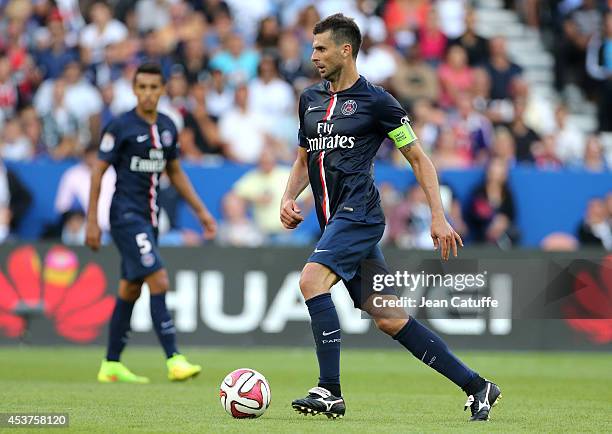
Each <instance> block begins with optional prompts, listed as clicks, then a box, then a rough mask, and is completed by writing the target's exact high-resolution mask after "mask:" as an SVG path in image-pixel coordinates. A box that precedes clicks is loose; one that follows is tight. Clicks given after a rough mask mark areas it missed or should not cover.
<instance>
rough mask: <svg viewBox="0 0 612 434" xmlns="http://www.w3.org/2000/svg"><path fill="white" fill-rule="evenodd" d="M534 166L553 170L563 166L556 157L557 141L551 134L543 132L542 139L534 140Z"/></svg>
mask: <svg viewBox="0 0 612 434" xmlns="http://www.w3.org/2000/svg"><path fill="white" fill-rule="evenodd" d="M532 152H533V157H534V160H535V164H536V167H537V168H539V169H543V170H551V169H552V170H555V169H560V168H561V167H563V162H562V161H561V159H559V157H558V150H557V141H556V138H555V136H554V135H553V134H545V135H544V136H543V137H542V140H540V141H538V142H536V143H535V144H534V146H533V148H532Z"/></svg>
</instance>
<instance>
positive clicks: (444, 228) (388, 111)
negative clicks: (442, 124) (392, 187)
mask: <svg viewBox="0 0 612 434" xmlns="http://www.w3.org/2000/svg"><path fill="white" fill-rule="evenodd" d="M377 102H378V105H377V108H376V115H377V116H378V122H379V125H380V127H381V129H382V130H383V131H384V132H385V133H386V135H387V136H388V137H389V138H390V139H391V140H393V143H395V146H396V147H397V148H398V149H399V150H400V152H401V153H402V154H403V155H404V157H405V158H406V160H408V162H409V163H410V165H411V166H412V169H413V170H414V174H415V176H416V178H417V181H418V182H419V184H420V185H421V188H422V189H423V191H424V192H425V195H426V196H427V201H428V203H429V207H430V209H431V238H432V239H433V243H434V247H435V248H436V249H438V248H439V249H440V254H441V256H442V259H444V260H447V259H448V257H449V255H450V251H451V249H452V251H453V255H454V256H457V243H459V245H461V246H463V241H461V237H460V236H459V234H458V233H457V232H455V230H454V229H453V228H452V226H451V225H450V224H449V223H448V221H446V216H445V215H444V209H443V208H442V199H440V185H439V184H438V174H437V173H436V169H435V167H434V165H433V163H432V162H431V160H430V159H429V157H428V156H427V155H426V154H425V152H424V151H423V148H421V145H420V144H419V141H418V139H417V137H416V135H415V134H414V131H413V130H412V127H411V126H410V120H409V119H408V116H407V115H406V111H405V110H404V109H403V108H402V106H401V105H400V103H399V102H397V100H396V99H395V98H393V97H392V96H391V95H390V94H389V93H387V92H384V93H383V94H382V95H381V96H380V98H379V100H378V101H377Z"/></svg>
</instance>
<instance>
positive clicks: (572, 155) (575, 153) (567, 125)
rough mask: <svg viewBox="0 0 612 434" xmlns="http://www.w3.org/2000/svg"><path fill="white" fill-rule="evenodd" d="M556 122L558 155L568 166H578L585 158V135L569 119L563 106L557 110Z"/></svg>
mask: <svg viewBox="0 0 612 434" xmlns="http://www.w3.org/2000/svg"><path fill="white" fill-rule="evenodd" d="M555 122H556V127H555V140H556V142H557V151H556V152H557V155H558V156H559V158H560V159H561V161H563V163H564V164H566V165H572V164H576V163H577V162H579V161H581V160H582V157H583V156H584V147H585V137H584V134H583V133H582V131H581V130H580V128H578V127H577V126H576V125H575V124H574V123H573V122H571V120H569V119H568V112H567V107H566V106H564V105H563V104H560V105H558V106H557V109H556V110H555Z"/></svg>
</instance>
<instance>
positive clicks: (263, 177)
mask: <svg viewBox="0 0 612 434" xmlns="http://www.w3.org/2000/svg"><path fill="white" fill-rule="evenodd" d="M289 172H290V170H289V168H288V167H285V166H280V165H278V164H277V162H276V158H275V156H274V150H273V149H270V148H269V147H267V148H265V149H264V151H263V152H262V154H261V156H260V157H259V164H258V166H257V167H256V168H254V169H253V170H250V171H249V172H247V173H245V174H244V175H243V176H242V177H241V178H240V179H239V180H238V181H237V182H236V184H234V187H233V189H232V193H233V194H235V195H236V196H238V197H239V198H241V199H243V200H244V201H245V202H246V203H247V204H249V205H250V206H252V208H253V218H254V221H255V224H256V225H257V227H258V228H259V231H260V232H261V233H263V234H264V235H265V236H266V237H267V239H268V241H270V242H283V240H284V239H285V238H288V237H289V235H290V234H289V233H288V232H287V231H286V230H285V229H284V228H283V225H282V223H281V221H280V219H279V218H278V207H279V205H278V204H279V203H280V202H281V199H282V198H283V193H284V192H285V185H286V184H287V179H289Z"/></svg>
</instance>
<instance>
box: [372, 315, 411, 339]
mask: <svg viewBox="0 0 612 434" xmlns="http://www.w3.org/2000/svg"><path fill="white" fill-rule="evenodd" d="M407 321H408V320H407V319H404V318H374V322H375V323H376V327H378V329H379V330H380V331H382V332H384V333H386V334H388V335H389V336H395V335H396V334H397V333H398V332H399V331H400V330H401V329H402V328H403V327H404V325H406V322H407Z"/></svg>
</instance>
